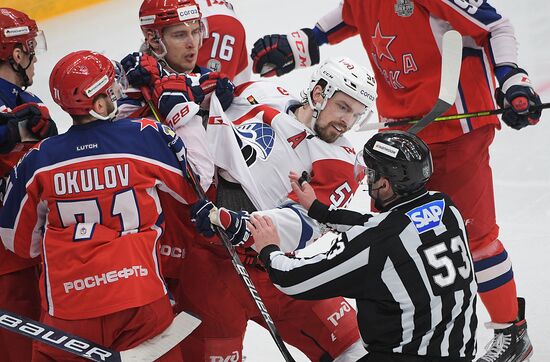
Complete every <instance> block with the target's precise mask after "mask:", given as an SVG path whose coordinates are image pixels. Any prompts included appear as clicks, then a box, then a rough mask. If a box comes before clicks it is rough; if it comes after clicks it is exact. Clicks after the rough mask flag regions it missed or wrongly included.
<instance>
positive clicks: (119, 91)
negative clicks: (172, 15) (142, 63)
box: [109, 60, 129, 102]
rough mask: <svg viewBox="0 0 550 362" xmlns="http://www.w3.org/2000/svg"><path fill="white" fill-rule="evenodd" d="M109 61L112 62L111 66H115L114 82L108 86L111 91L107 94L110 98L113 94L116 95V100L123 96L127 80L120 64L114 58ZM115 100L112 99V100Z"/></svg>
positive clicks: (127, 85)
mask: <svg viewBox="0 0 550 362" xmlns="http://www.w3.org/2000/svg"><path fill="white" fill-rule="evenodd" d="M111 63H113V67H114V68H115V83H114V84H113V86H111V87H110V88H109V89H111V93H112V94H109V96H111V99H112V97H113V96H114V97H116V100H118V99H121V98H123V97H124V94H125V93H126V90H127V89H128V87H129V82H128V78H127V77H126V72H125V71H124V68H123V67H122V65H121V64H120V63H119V62H117V61H115V60H111ZM116 100H113V102H114V101H116Z"/></svg>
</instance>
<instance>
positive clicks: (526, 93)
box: [495, 68, 542, 130]
mask: <svg viewBox="0 0 550 362" xmlns="http://www.w3.org/2000/svg"><path fill="white" fill-rule="evenodd" d="M500 83H501V86H500V87H499V88H497V90H496V94H495V98H496V101H497V104H498V105H499V107H500V108H504V109H505V111H504V113H503V114H502V120H503V121H504V123H506V124H507V125H508V126H510V127H512V128H513V129H517V130H519V129H522V128H523V127H527V126H529V125H535V124H537V123H538V122H539V120H540V116H541V113H542V110H540V109H539V110H534V109H533V108H532V107H533V106H536V105H540V104H541V100H540V97H539V95H538V94H537V93H535V90H534V89H533V86H532V85H531V82H530V80H529V76H528V74H527V72H526V71H525V70H523V69H521V68H514V69H512V70H511V71H510V72H509V73H508V74H507V75H506V76H504V78H503V79H501V81H500Z"/></svg>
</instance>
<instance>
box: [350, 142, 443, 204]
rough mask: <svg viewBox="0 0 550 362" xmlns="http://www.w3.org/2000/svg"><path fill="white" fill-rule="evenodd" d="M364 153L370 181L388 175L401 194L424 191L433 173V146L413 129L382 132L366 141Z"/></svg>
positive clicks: (395, 188) (395, 190)
mask: <svg viewBox="0 0 550 362" xmlns="http://www.w3.org/2000/svg"><path fill="white" fill-rule="evenodd" d="M361 155H362V161H363V162H364V166H366V169H365V172H364V173H363V174H365V173H366V176H367V182H368V184H369V185H371V184H372V183H374V182H376V181H377V180H378V179H380V177H382V176H383V177H386V178H387V179H388V180H389V181H390V182H391V184H392V188H393V191H394V192H395V193H396V194H398V195H409V194H412V193H415V192H417V191H420V190H421V189H422V188H424V186H425V185H426V182H428V180H429V178H430V176H431V175H432V173H433V164H432V155H431V153H430V149H429V148H428V146H427V145H426V143H424V141H422V140H421V139H420V138H419V137H418V136H416V135H414V134H412V133H408V132H403V131H385V132H379V133H377V134H375V135H374V136H373V137H372V138H371V139H369V140H368V141H367V143H365V146H364V147H363V151H362V152H361ZM358 157H359V158H361V156H360V155H358Z"/></svg>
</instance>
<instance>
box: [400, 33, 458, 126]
mask: <svg viewBox="0 0 550 362" xmlns="http://www.w3.org/2000/svg"><path fill="white" fill-rule="evenodd" d="M461 65H462V36H461V35H460V33H459V32H458V31H456V30H449V31H447V32H446V33H445V34H444V35H443V44H442V52H441V83H440V84H439V96H438V99H437V102H436V104H435V106H434V107H433V108H432V110H431V111H430V112H429V113H428V114H427V115H425V116H424V117H422V119H421V120H420V121H418V123H416V124H415V125H413V126H412V127H411V128H410V129H409V132H410V133H413V134H416V133H418V132H420V131H421V130H423V129H424V128H425V127H426V126H428V125H429V124H430V123H432V122H433V120H434V119H436V118H437V117H439V116H441V115H442V114H444V113H445V112H447V110H449V108H451V106H452V105H453V104H454V102H455V100H456V93H457V89H458V79H459V78H460V66H461Z"/></svg>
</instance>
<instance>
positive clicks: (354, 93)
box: [180, 58, 375, 361]
mask: <svg viewBox="0 0 550 362" xmlns="http://www.w3.org/2000/svg"><path fill="white" fill-rule="evenodd" d="M374 100H375V83H374V79H373V78H372V76H371V75H370V74H369V73H368V72H367V71H366V70H365V69H364V68H362V67H360V66H359V65H357V64H356V63H354V62H353V61H351V60H350V59H347V58H338V59H332V60H330V61H328V62H326V63H325V64H323V65H322V66H321V67H320V68H319V69H318V70H317V71H316V72H315V73H314V75H313V76H312V80H311V83H310V85H309V87H308V89H307V90H306V91H305V92H304V93H303V99H302V100H300V99H298V98H294V97H292V96H290V95H289V93H288V92H287V91H286V90H285V89H284V88H282V87H280V86H278V85H276V84H274V83H268V82H256V83H248V84H243V85H241V86H240V87H237V89H236V92H235V99H234V101H233V103H232V105H231V106H230V107H229V108H228V109H227V110H226V111H222V109H221V107H220V105H219V104H218V103H217V101H216V99H215V98H214V99H213V100H212V102H211V106H210V117H209V119H208V127H207V134H208V144H209V147H210V152H211V154H212V155H213V157H214V162H215V164H216V166H217V167H219V173H218V176H219V177H218V184H217V198H216V201H215V202H216V204H218V205H221V206H226V207H228V208H232V209H248V210H249V211H254V210H262V211H258V212H260V213H262V214H268V215H270V216H271V217H272V218H273V219H275V220H277V223H278V224H279V225H283V226H282V227H281V229H285V230H286V231H285V233H286V234H285V236H284V238H285V239H286V241H287V243H286V245H287V249H288V250H295V249H297V248H301V247H303V246H304V245H305V244H306V243H307V242H308V241H310V240H313V239H315V238H316V237H317V236H319V235H320V229H319V224H316V223H314V222H312V220H310V219H309V218H308V217H307V213H304V212H303V210H302V209H300V207H299V205H298V204H296V203H295V202H294V201H293V197H294V196H293V195H292V194H289V192H290V190H291V188H290V183H289V181H288V172H289V171H290V170H302V171H306V172H308V174H310V175H311V180H310V183H311V184H312V185H314V187H315V189H316V192H318V194H319V195H323V196H322V198H323V200H325V202H327V203H328V204H333V205H335V206H343V205H345V204H346V203H347V201H348V200H349V198H350V197H351V195H352V194H353V192H354V191H355V189H356V188H357V183H356V182H355V179H354V175H353V164H354V160H355V151H354V150H353V147H352V146H351V144H350V143H349V141H347V139H346V138H345V137H342V135H343V134H344V133H345V132H346V131H347V130H349V129H350V128H351V127H352V126H353V125H354V124H355V123H356V122H358V121H361V120H364V119H365V118H366V117H367V116H368V114H369V113H370V112H371V107H372V104H373V103H374ZM193 211H194V212H195V219H196V220H197V225H199V227H201V228H202V229H201V230H202V231H203V232H204V233H205V234H209V235H211V234H212V230H211V229H210V221H209V220H208V216H207V215H208V214H212V215H217V216H219V219H220V221H223V220H226V221H228V224H224V227H225V228H227V231H228V233H229V234H230V235H231V236H232V237H233V239H234V240H237V239H242V235H241V234H242V233H246V228H245V226H244V223H243V222H240V223H238V224H233V223H232V222H231V221H242V220H241V218H240V217H238V216H239V215H237V214H234V213H231V212H229V211H227V209H223V208H221V209H216V208H215V207H214V206H213V204H211V203H208V204H202V205H198V206H197V207H195V209H194V210H193ZM210 211H212V212H210ZM222 223H223V222H222ZM208 241H209V243H210V244H209V245H208V246H206V247H201V246H198V245H197V244H196V243H195V244H194V246H193V245H190V246H188V247H187V250H186V252H187V254H186V261H185V263H183V265H184V267H183V269H182V272H181V279H180V283H183V285H185V288H182V292H183V293H184V295H183V297H182V298H180V300H183V305H184V308H185V309H186V310H191V311H194V312H196V313H198V314H199V315H200V316H201V318H202V320H203V323H202V325H201V327H199V329H198V331H202V332H203V333H204V334H203V335H202V336H199V337H202V338H197V339H195V340H193V336H191V338H188V340H189V344H191V342H192V341H193V346H189V348H195V349H197V350H199V349H203V350H205V351H207V353H208V355H210V356H213V355H215V356H220V357H228V356H232V357H234V358H236V360H237V359H240V358H241V355H240V352H241V349H242V337H243V333H244V330H245V328H246V323H247V321H248V320H250V319H251V320H254V321H256V322H258V323H260V324H262V321H261V318H260V316H259V313H258V311H257V308H256V306H255V305H254V303H253V301H252V300H251V299H250V297H249V296H248V295H247V293H248V291H247V290H246V289H245V288H243V286H242V281H241V280H239V277H238V276H237V275H236V274H235V272H234V270H233V266H232V265H231V261H230V260H229V259H228V258H227V257H226V256H225V251H224V250H223V247H222V246H221V245H220V244H219V242H218V241H216V239H214V238H211V239H209V240H208ZM238 251H239V253H240V254H241V256H242V257H241V260H242V261H243V264H245V266H246V268H247V271H248V273H249V275H250V277H251V278H252V280H253V282H254V285H255V286H256V289H257V290H258V292H259V294H260V295H261V296H262V299H263V301H264V303H265V305H266V307H267V309H268V310H269V311H270V314H271V317H272V319H273V320H274V321H275V324H276V325H277V328H278V329H279V331H280V333H281V335H282V337H283V339H284V340H285V341H286V342H288V343H290V344H293V345H295V346H296V347H298V348H299V349H300V350H302V351H303V352H304V353H305V354H306V355H307V356H308V357H309V358H310V359H311V360H312V361H322V360H325V359H326V360H337V361H356V360H357V359H359V358H360V357H361V356H362V355H364V353H365V352H364V349H363V348H362V346H361V344H360V342H359V335H358V331H357V325H356V322H355V321H354V320H353V318H354V316H355V311H354V310H353V308H351V306H350V305H349V304H348V303H347V302H346V301H345V300H344V299H343V298H335V299H328V300H324V301H316V302H310V301H292V300H291V299H289V298H288V297H287V296H285V295H284V294H282V293H280V292H279V291H278V290H276V289H275V288H274V287H273V285H272V284H271V283H270V281H269V278H268V275H267V274H266V273H265V271H264V270H263V268H262V266H261V265H260V264H259V263H258V257H257V253H256V252H255V251H253V250H252V249H250V248H245V247H239V248H238ZM213 276H215V277H213ZM204 285H208V286H209V288H204ZM199 333H200V332H199ZM195 337H196V336H195ZM213 349H214V350H216V351H217V352H216V354H213V353H211V352H210V351H212V350H213ZM198 355H199V354H198V353H196V354H195V356H198Z"/></svg>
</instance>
